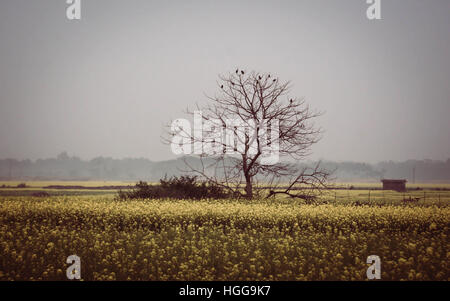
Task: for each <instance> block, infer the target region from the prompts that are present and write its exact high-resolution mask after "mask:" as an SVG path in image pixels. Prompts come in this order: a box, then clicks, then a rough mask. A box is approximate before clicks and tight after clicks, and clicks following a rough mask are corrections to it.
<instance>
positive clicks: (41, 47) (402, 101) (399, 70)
mask: <svg viewBox="0 0 450 301" xmlns="http://www.w3.org/2000/svg"><path fill="white" fill-rule="evenodd" d="M66 7H67V4H66V3H65V1H64V0H58V1H57V0H48V1H44V0H41V1H26V0H2V1H1V2H0V158H11V157H12V158H18V159H23V158H31V159H36V158H46V157H54V156H56V155H57V154H58V153H60V152H62V151H67V152H68V153H69V154H70V155H77V156H79V157H81V158H84V159H91V158H93V157H96V156H100V155H102V156H111V157H114V158H123V157H145V158H149V159H152V160H164V159H170V158H173V157H174V156H173V155H172V154H171V151H170V147H169V146H167V145H164V144H162V143H161V141H160V135H161V133H162V128H163V125H164V124H166V123H167V122H169V121H170V120H171V119H173V118H178V117H183V114H182V111H183V110H184V109H185V108H186V106H192V105H194V104H195V103H196V102H202V101H204V100H205V96H204V95H205V93H206V94H209V95H211V94H214V93H215V91H216V79H217V75H218V74H220V73H228V72H229V71H233V70H235V68H236V67H239V68H243V69H245V70H256V71H262V72H271V73H272V74H275V75H277V76H279V78H280V80H290V81H292V83H293V89H292V92H291V94H292V96H297V97H304V98H305V99H306V101H307V102H308V103H310V105H311V106H312V107H313V108H315V109H318V110H323V111H325V112H326V113H325V115H323V116H322V117H320V119H318V120H317V124H318V125H320V126H322V127H323V129H324V130H325V133H324V137H323V139H322V141H321V142H320V143H318V144H317V145H316V146H315V147H314V148H313V151H314V155H313V156H312V157H311V159H318V158H322V159H329V160H352V161H367V162H377V161H381V160H390V159H392V160H406V159H425V158H430V159H447V158H449V157H450V131H449V130H450V57H449V54H450V1H448V0H430V1H423V0H414V1H412V0H403V1H402V0H381V14H382V20H378V21H369V20H368V19H367V18H366V9H367V7H368V5H367V4H366V1H365V0H348V1H345V0H340V1H336V0H330V1H318V0H310V1H299V0H295V1H275V0H272V1H261V0H259V1H220V2H219V1H162V0H161V1H148V0H142V1H137V0H131V1H129V0H127V1H123V0H121V1H118V0H117V1H116V0H114V1H113V0H95V1H92V0H90V1H88V0H82V19H81V20H80V21H69V20H67V19H66V12H65V10H66Z"/></svg>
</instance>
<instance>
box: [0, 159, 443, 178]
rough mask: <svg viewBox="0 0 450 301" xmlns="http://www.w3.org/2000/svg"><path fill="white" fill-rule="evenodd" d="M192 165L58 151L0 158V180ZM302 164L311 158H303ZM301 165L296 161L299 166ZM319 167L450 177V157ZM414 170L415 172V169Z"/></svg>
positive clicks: (143, 172)
mask: <svg viewBox="0 0 450 301" xmlns="http://www.w3.org/2000/svg"><path fill="white" fill-rule="evenodd" d="M186 160H188V161H189V163H190V164H192V165H193V166H195V165H196V164H201V163H200V161H199V160H198V159H197V158H194V157H188V158H178V159H174V160H168V161H158V162H156V161H151V160H149V159H145V158H125V159H113V158H108V157H97V158H94V159H92V160H81V159H80V158H78V157H74V156H69V155H68V154H67V153H65V152H64V153H61V154H59V155H58V156H57V157H56V158H50V159H38V160H36V161H32V160H16V159H1V160H0V180H3V181H6V180H21V181H22V180H23V181H27V180H28V181H31V180H41V181H42V180H72V181H75V180H76V181H82V180H105V181H106V180H110V181H111V180H115V181H139V180H143V181H154V182H157V181H159V179H161V178H164V177H165V176H166V175H167V176H168V177H171V176H180V175H182V174H185V172H183V170H184V169H185V166H186V165H185V163H184V161H186ZM303 164H305V165H311V164H314V162H312V161H309V162H304V163H303ZM301 166H302V165H301V164H299V167H301ZM321 166H322V167H324V168H326V169H328V170H335V172H334V174H333V176H334V177H335V178H336V180H337V181H360V180H364V181H378V180H379V179H381V178H402V179H407V180H408V183H412V182H413V180H414V173H415V181H416V182H431V181H443V182H445V181H447V182H449V181H450V159H448V160H446V161H436V160H408V161H403V162H394V161H385V162H380V163H377V164H368V163H357V162H332V161H323V162H322V164H321ZM414 170H415V172H414Z"/></svg>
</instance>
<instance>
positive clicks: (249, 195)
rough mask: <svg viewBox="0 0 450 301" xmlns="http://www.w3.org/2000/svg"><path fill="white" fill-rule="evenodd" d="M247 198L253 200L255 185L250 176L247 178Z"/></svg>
mask: <svg viewBox="0 0 450 301" xmlns="http://www.w3.org/2000/svg"><path fill="white" fill-rule="evenodd" d="M245 197H246V198H247V199H252V198H253V185H252V179H251V177H250V176H245Z"/></svg>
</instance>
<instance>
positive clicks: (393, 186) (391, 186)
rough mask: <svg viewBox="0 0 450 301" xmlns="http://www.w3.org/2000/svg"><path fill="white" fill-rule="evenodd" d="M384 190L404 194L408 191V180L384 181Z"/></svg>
mask: <svg viewBox="0 0 450 301" xmlns="http://www.w3.org/2000/svg"><path fill="white" fill-rule="evenodd" d="M381 182H382V183H383V190H394V191H398V192H403V191H405V190H406V180H403V179H401V180H393V179H383V180H381Z"/></svg>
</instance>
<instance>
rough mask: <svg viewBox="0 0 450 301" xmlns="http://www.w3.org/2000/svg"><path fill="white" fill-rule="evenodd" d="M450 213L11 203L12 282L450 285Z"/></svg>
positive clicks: (2, 226)
mask: <svg viewBox="0 0 450 301" xmlns="http://www.w3.org/2000/svg"><path fill="white" fill-rule="evenodd" d="M449 222H450V207H449V206H448V205H447V204H446V203H444V204H442V203H430V204H427V205H424V204H418V205H400V204H396V205H395V204H392V205H383V206H376V205H361V206H355V205H352V204H350V203H348V204H346V203H329V204H315V205H306V204H302V203H301V202H296V201H275V200H273V201H271V200H267V201H251V202H248V201H244V200H240V201H238V200H233V201H226V200H223V201H222V200H205V201H180V200H135V201H127V202H120V201H116V200H114V199H113V197H112V196H63V197H48V198H33V197H2V198H0V280H65V279H67V278H66V269H67V267H68V266H69V265H68V264H66V258H67V257H68V256H69V255H72V254H76V255H78V256H79V257H80V258H81V277H82V279H83V280H366V279H367V276H366V270H367V268H368V266H369V265H368V264H367V263H366V258H367V256H369V255H378V256H379V257H380V258H381V278H382V280H449V278H450V273H449V265H448V262H449V260H450V250H449V248H448V245H449V243H448V242H449V239H448V235H449Z"/></svg>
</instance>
